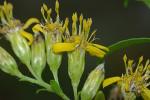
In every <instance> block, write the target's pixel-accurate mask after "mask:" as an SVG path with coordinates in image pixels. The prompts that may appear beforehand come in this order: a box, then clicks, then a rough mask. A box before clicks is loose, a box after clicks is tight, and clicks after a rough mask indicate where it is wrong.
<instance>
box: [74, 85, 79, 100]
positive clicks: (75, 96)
mask: <svg viewBox="0 0 150 100" xmlns="http://www.w3.org/2000/svg"><path fill="white" fill-rule="evenodd" d="M73 93H74V100H78V91H77V85H74V84H73Z"/></svg>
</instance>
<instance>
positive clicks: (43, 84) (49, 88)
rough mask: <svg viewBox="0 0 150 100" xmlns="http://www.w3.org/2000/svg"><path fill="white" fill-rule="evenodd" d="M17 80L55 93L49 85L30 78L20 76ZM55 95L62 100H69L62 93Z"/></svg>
mask: <svg viewBox="0 0 150 100" xmlns="http://www.w3.org/2000/svg"><path fill="white" fill-rule="evenodd" d="M19 78H20V79H21V81H27V82H31V83H33V84H37V85H39V86H41V87H44V88H45V89H46V90H47V91H49V92H53V93H55V91H53V89H52V88H51V85H50V84H48V83H46V82H44V81H43V80H36V79H33V78H30V77H27V76H24V75H20V76H19ZM56 94H57V93H56ZM57 95H59V96H60V97H61V98H62V99H63V100H70V99H69V98H68V97H67V96H66V95H65V94H64V93H63V92H62V93H60V94H57Z"/></svg>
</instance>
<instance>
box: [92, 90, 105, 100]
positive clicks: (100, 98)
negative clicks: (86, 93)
mask: <svg viewBox="0 0 150 100" xmlns="http://www.w3.org/2000/svg"><path fill="white" fill-rule="evenodd" d="M94 100H105V95H104V93H103V92H102V91H98V92H97V94H96V96H95V99H94Z"/></svg>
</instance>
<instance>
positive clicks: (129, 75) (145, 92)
mask: <svg viewBox="0 0 150 100" xmlns="http://www.w3.org/2000/svg"><path fill="white" fill-rule="evenodd" d="M123 60H124V64H125V69H126V73H125V74H123V75H122V76H121V77H111V78H107V79H105V80H104V82H103V87H106V86H108V85H111V84H113V83H115V82H117V83H118V84H117V85H118V87H119V88H120V90H121V93H122V95H123V96H124V97H128V96H127V94H128V93H134V94H135V95H137V96H138V95H141V96H142V97H143V98H144V100H149V99H150V96H149V94H150V90H149V89H148V86H149V85H150V83H149V79H150V61H149V60H147V61H146V63H145V64H143V63H142V61H143V56H141V57H140V58H139V61H138V63H137V64H136V63H135V62H134V60H131V59H129V60H128V59H127V56H126V55H124V57H123ZM135 66H136V68H135Z"/></svg>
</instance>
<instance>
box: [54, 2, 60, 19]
mask: <svg viewBox="0 0 150 100" xmlns="http://www.w3.org/2000/svg"><path fill="white" fill-rule="evenodd" d="M55 11H56V14H57V19H56V21H58V22H59V2H58V0H56V3H55Z"/></svg>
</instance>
